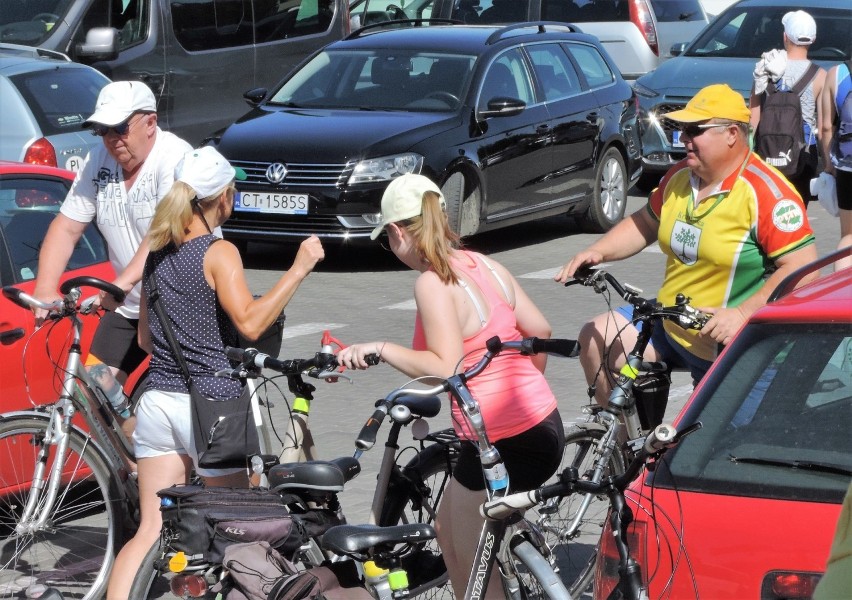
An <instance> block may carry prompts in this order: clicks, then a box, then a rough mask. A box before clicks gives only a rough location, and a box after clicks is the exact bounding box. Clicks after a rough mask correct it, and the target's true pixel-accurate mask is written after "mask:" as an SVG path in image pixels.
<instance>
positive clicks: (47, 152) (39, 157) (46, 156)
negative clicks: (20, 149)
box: [23, 138, 58, 167]
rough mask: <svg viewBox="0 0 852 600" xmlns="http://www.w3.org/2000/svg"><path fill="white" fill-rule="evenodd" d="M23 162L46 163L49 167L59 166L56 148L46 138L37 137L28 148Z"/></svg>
mask: <svg viewBox="0 0 852 600" xmlns="http://www.w3.org/2000/svg"><path fill="white" fill-rule="evenodd" d="M23 162H25V163H30V164H33V165H45V166H48V167H56V166H58V165H57V163H56V150H54V149H53V144H51V143H50V142H48V141H47V140H46V139H45V138H39V139H37V140H36V141H35V142H33V144H32V145H31V146H30V147H29V148H27V152H26V154H24V160H23Z"/></svg>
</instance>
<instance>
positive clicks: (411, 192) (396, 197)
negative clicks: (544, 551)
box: [338, 174, 564, 598]
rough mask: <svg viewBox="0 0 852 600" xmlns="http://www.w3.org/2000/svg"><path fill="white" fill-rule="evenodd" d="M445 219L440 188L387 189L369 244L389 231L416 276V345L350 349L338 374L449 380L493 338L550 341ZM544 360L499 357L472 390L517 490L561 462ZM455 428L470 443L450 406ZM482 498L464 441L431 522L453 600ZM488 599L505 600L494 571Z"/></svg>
mask: <svg viewBox="0 0 852 600" xmlns="http://www.w3.org/2000/svg"><path fill="white" fill-rule="evenodd" d="M444 211H445V201H444V197H443V195H442V194H441V191H440V189H439V188H438V186H437V185H435V184H434V183H433V182H432V181H430V180H429V179H427V178H426V177H424V176H422V175H412V174H410V175H403V176H402V177H399V178H397V179H395V180H393V181H392V182H391V183H390V185H389V186H388V188H387V190H386V191H385V194H384V196H383V197H382V219H381V225H379V226H378V227H376V229H375V230H374V231H373V234H372V236H371V237H372V239H376V238H377V237H378V236H379V235H381V234H382V232H383V231H386V232H387V236H388V241H389V243H390V248H391V250H392V251H393V252H394V254H396V256H397V258H399V259H400V260H401V261H402V262H403V263H405V264H406V265H408V266H409V267H410V268H412V269H414V270H415V271H419V272H420V275H419V276H418V278H417V281H416V283H415V284H414V299H415V300H416V302H417V317H416V321H415V327H414V339H413V342H412V347H411V348H408V347H406V346H402V345H399V344H394V343H392V342H387V341H383V340H380V341H375V342H367V343H361V344H354V345H352V346H349V347H348V348H345V349H344V350H342V351H341V352H340V354H339V357H338V358H339V360H340V362H341V364H343V365H344V366H347V367H350V368H357V369H364V368H366V367H367V363H366V361H365V356H366V355H367V354H371V353H375V354H378V355H379V356H380V357H381V359H382V360H383V361H384V362H386V363H388V364H390V365H391V366H392V367H394V368H395V369H397V370H399V371H402V372H403V373H405V374H406V375H408V376H409V377H412V378H413V377H421V376H425V375H433V376H439V377H449V376H450V375H453V374H454V373H456V372H457V371H459V370H462V369H464V368H466V367H469V366H471V365H472V364H474V363H475V362H476V361H477V360H478V359H479V358H480V357H481V356H482V354H483V352H484V349H485V340H487V339H488V338H490V337H492V336H495V335H498V336H500V338H501V339H503V340H517V339H520V338H522V337H528V336H537V337H540V338H548V337H550V332H551V330H550V325H549V324H548V322H547V319H545V317H544V315H543V314H542V313H541V311H540V310H539V309H538V308H537V307H536V305H535V304H534V303H533V302H532V300H530V298H529V296H527V294H526V293H525V292H524V291H523V289H522V288H521V287H520V285H519V284H518V282H517V281H516V280H515V278H514V277H512V275H511V274H510V273H509V272H508V271H507V270H506V269H505V267H503V266H502V265H500V264H499V263H497V262H496V261H493V260H491V259H487V258H485V257H483V256H482V255H480V254H477V253H475V252H469V251H464V250H460V249H459V239H458V236H457V235H456V234H454V233H453V232H452V230H451V229H450V227H449V224H448V221H447V215H446V213H445V212H444ZM546 361H547V357H546V355H543V354H542V355H537V356H534V357H528V356H527V357H525V356H521V355H519V354H506V355H500V356H498V357H497V358H496V359H495V360H494V361H493V362H492V363H491V365H490V366H489V367H488V369H487V370H486V371H485V372H483V373H482V374H481V375H479V376H478V377H476V378H475V379H472V380H471V381H470V383H469V386H470V390H471V392H472V394H473V396H474V398H476V400H477V401H478V402H479V404H480V407H481V410H482V414H483V418H484V421H485V426H486V429H487V432H488V436H489V439H490V440H491V441H492V443H494V444H495V446H496V447H497V449H498V450H499V451H500V455H501V456H502V457H503V460H504V462H505V464H506V468H507V470H508V472H509V478H510V481H511V486H512V490H513V491H522V490H529V489H533V488H535V487H538V486H539V485H540V484H542V483H544V482H545V481H546V480H547V478H549V477H550V476H551V475H552V474H553V473H554V472H555V471H556V469H557V467H558V466H559V461H560V458H561V456H562V447H563V445H564V432H563V429H562V419H561V418H560V416H559V411H558V410H557V408H556V398H555V397H554V395H553V393H552V392H551V390H550V387H549V386H548V384H547V381H546V380H545V378H544V368H545V364H546ZM453 423H454V426H455V429H456V432H457V433H458V434H459V436H460V437H461V438H463V439H469V438H470V437H472V436H471V434H470V433H469V431H468V428H467V424H466V423H464V422H463V420H462V419H461V416H460V414H459V412H458V408H457V407H456V406H453ZM485 497H486V495H485V483H484V481H483V478H482V470H481V467H480V463H479V456H478V452H477V449H476V446H475V445H474V444H473V443H472V442H466V443H464V444H463V449H462V452H461V455H460V457H459V461H458V464H457V466H456V469H455V471H454V473H453V479H452V481H451V483H450V485H449V487H448V488H447V491H446V492H445V494H444V498H443V500H442V502H441V506H440V508H439V511H438V518H437V521H436V530H437V532H438V543H439V544H440V546H441V550H442V553H443V556H444V562H445V563H446V564H447V570H448V572H449V575H450V581H451V583H452V584H453V588H454V590H455V593H456V595H457V596H458V597H461V596H463V595H464V591H465V587H466V585H467V580H468V575H469V573H470V569H471V566H472V564H473V556H474V554H475V551H476V543H477V541H478V539H479V531H480V529H481V527H482V518H481V517H480V516H479V505H480V504H481V503H482V502H483V501H484V500H485ZM488 596H489V597H493V598H502V597H503V592H502V584H501V582H500V581H499V574H498V573H497V571H496V570H495V572H494V574H493V575H492V580H491V581H490V582H489V585H488Z"/></svg>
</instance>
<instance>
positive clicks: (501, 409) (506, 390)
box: [411, 251, 556, 442]
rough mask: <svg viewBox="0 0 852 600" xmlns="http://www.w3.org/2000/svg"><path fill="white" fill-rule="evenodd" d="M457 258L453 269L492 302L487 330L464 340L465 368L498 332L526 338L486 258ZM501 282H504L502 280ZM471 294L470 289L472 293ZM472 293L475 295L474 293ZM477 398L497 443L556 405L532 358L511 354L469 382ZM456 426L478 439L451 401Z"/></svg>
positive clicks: (417, 339) (418, 326)
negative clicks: (491, 272) (519, 329)
mask: <svg viewBox="0 0 852 600" xmlns="http://www.w3.org/2000/svg"><path fill="white" fill-rule="evenodd" d="M458 254H459V258H458V259H457V260H454V261H453V262H452V267H453V270H454V271H455V272H456V273H458V274H460V275H464V276H465V277H466V278H467V279H468V280H469V281H471V282H472V283H473V284H475V285H476V286H477V287H478V288H479V289H480V290H481V291H482V294H483V296H485V298H486V300H487V302H488V308H489V309H490V314H489V315H488V317H487V319H486V320H485V323H484V324H483V326H482V328H481V329H480V330H479V331H478V332H477V333H475V334H474V335H472V336H470V337H468V338H466V339H465V340H464V345H463V348H464V353H465V359H464V363H463V369H468V368H470V367H471V366H473V365H474V364H476V363H477V362H478V361H479V359H480V358H482V355H483V354H484V353H485V342H486V341H487V340H488V339H489V338H491V337H493V336H495V335H496V336H499V337H500V339H501V340H505V341H510V340H519V339H521V338H522V335H521V332H520V331H518V324H517V321H516V320H515V311H514V309H513V308H512V307H511V306H510V305H509V303H508V302H507V300H506V298H505V297H504V296H503V295H502V294H501V292H500V290H498V289H497V287H496V286H495V283H496V282H495V277H496V275H494V276H492V275H490V274H489V273H488V267H487V266H485V263H484V262H483V261H484V259H483V258H482V257H481V256H480V255H478V254H476V253H474V252H466V251H462V252H459V253H458ZM501 284H502V282H501ZM468 293H470V292H468ZM471 297H473V296H471ZM411 346H412V348H413V349H414V350H426V348H427V345H426V337H425V333H424V331H423V323H422V322H421V320H420V315H419V314H418V315H417V318H416V321H415V324H414V339H413V341H412V344H411ZM468 386H469V387H470V391H471V393H472V394H473V397H474V398H475V399H476V400H477V402H479V405H480V410H481V411H482V417H483V420H484V421H485V427H486V431H487V432H488V438H489V439H490V440H491V441H492V442H495V441H497V440H502V439H505V438H508V437H512V436H515V435H518V434H519V433H523V432H524V431H526V430H527V429H529V428H530V427H533V426H535V425H538V424H539V423H540V422H541V421H542V420H543V419H544V418H545V417H547V416H548V415H549V414H550V413H551V412H553V410H554V409H555V408H556V398H555V397H554V395H553V392H552V391H551V390H550V386H549V385H548V384H547V380H546V379H545V378H544V375H543V374H542V373H541V372H540V371H539V370H538V369H536V367H535V365H534V364H533V363H532V360H530V357H528V356H521V355H520V354H515V353H512V352H506V353H505V354H501V355H499V356H497V358H495V359H494V360H493V361H491V364H490V365H488V367H487V368H486V369H485V371H483V372H482V373H480V374H479V375H478V376H477V377H474V378H473V379H471V380H470V382H469V383H468ZM452 415H453V424H454V427H455V430H456V432H457V433H458V434H459V435H460V436H461V437H463V438H466V439H474V437H475V436H474V434H473V433H472V432H471V431H470V430H469V427H468V424H467V422H466V421H465V420H464V418H463V417H462V414H461V410H460V409H459V408H458V406H456V404H455V402H453V404H452Z"/></svg>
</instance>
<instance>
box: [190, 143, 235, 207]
mask: <svg viewBox="0 0 852 600" xmlns="http://www.w3.org/2000/svg"><path fill="white" fill-rule="evenodd" d="M245 178H246V173H245V171H243V170H242V169H235V168H234V167H232V166H231V163H229V162H228V161H227V160H225V157H224V156H222V155H221V154H219V152H218V151H217V150H216V149H215V148H214V147H213V146H204V147H203V148H197V149H195V150H190V151H189V152H187V153H186V154H184V155H183V158H182V159H181V161H180V162H179V163H178V164H177V167H175V181H183V182H184V183H185V184H187V185H188V186H189V187H191V188H192V189H193V190H195V195H196V197H197V198H198V199H199V200H201V199H204V198H209V197H210V196H212V195H213V194H216V193H218V192H221V191H222V190H223V189H225V187H226V186H227V185H228V184H229V183H231V182H232V181H233V180H234V179H239V180H240V181H243V180H245Z"/></svg>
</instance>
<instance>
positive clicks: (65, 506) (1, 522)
mask: <svg viewBox="0 0 852 600" xmlns="http://www.w3.org/2000/svg"><path fill="white" fill-rule="evenodd" d="M47 419H48V417H47V415H44V416H35V415H34V416H15V417H12V418H8V419H3V420H2V421H0V465H2V468H0V494H2V495H0V535H2V541H0V598H21V597H24V596H25V595H26V594H27V593H29V594H33V595H32V596H28V597H35V596H34V594H37V593H38V592H39V590H43V589H44V588H43V586H50V587H54V588H56V589H58V590H59V591H60V592H61V593H62V594H63V596H64V597H65V598H84V599H88V598H92V599H94V598H100V597H101V596H103V595H104V593H105V592H106V585H107V580H108V578H109V573H110V570H111V569H112V565H113V562H114V560H115V554H116V552H117V549H118V548H119V547H120V545H121V543H122V542H123V531H122V526H121V517H120V512H119V511H120V509H121V507H120V506H119V505H120V500H119V499H120V498H121V497H122V496H121V494H120V490H119V487H118V482H117V481H116V479H115V478H113V477H112V474H111V470H110V468H109V467H108V466H107V465H108V463H107V461H106V459H104V458H103V457H102V455H101V453H100V451H99V450H97V448H96V447H95V446H94V444H93V443H92V442H91V439H90V438H89V437H87V436H85V435H83V434H81V433H80V432H79V431H77V430H72V431H71V432H70V433H69V435H70V440H69V451H68V453H67V456H66V457H65V459H64V468H63V478H62V483H61V485H60V487H59V491H58V493H57V497H56V501H55V503H54V506H52V507H50V509H49V514H48V515H47V520H46V522H45V524H44V525H43V526H41V527H38V528H34V523H33V521H35V519H37V518H38V517H40V516H42V515H43V514H44V512H45V511H46V510H48V509H47V508H46V507H45V506H44V505H43V499H42V500H41V501H40V503H39V505H38V506H37V509H36V511H35V513H34V518H33V519H30V522H29V523H22V522H21V520H20V519H21V514H22V512H23V509H24V507H25V506H26V503H27V497H28V494H29V490H30V487H31V484H30V481H31V478H32V469H33V468H34V465H35V463H36V457H37V455H38V452H39V450H40V449H41V447H42V445H43V443H44V438H45V433H46V430H47V426H48V420H47ZM55 458H56V456H55V452H52V453H51V454H50V455H49V456H48V461H47V465H46V466H47V469H48V470H49V469H50V467H51V465H52V464H53V461H54V460H55ZM28 526H30V527H32V529H30V530H24V528H25V527H28Z"/></svg>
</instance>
